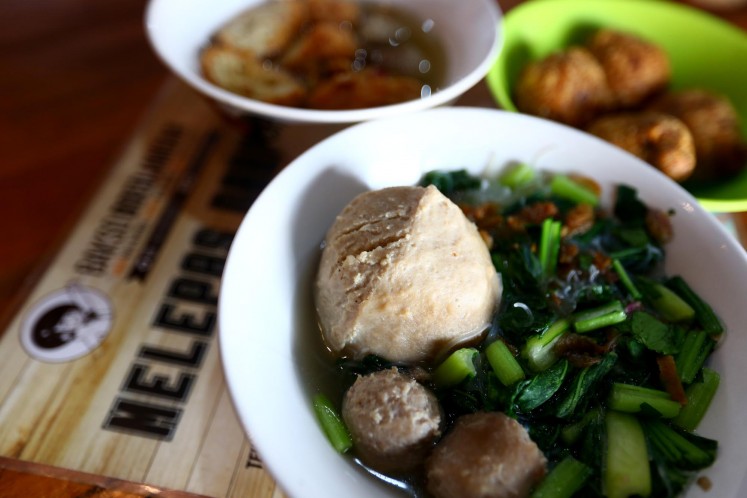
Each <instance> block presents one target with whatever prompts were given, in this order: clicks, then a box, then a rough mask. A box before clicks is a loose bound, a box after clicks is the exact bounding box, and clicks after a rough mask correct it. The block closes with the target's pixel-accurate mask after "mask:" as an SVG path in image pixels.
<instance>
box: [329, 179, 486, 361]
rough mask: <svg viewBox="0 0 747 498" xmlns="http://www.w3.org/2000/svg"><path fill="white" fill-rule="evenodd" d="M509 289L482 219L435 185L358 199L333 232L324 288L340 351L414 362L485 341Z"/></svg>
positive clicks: (333, 345)
mask: <svg viewBox="0 0 747 498" xmlns="http://www.w3.org/2000/svg"><path fill="white" fill-rule="evenodd" d="M500 295H501V282H500V279H499V277H498V274H497V273H496V270H495V267H494V266H493V263H492V261H491V259H490V253H489V251H488V249H487V247H486V246H485V243H484V242H483V240H482V238H481V237H480V234H479V233H478V231H477V228H476V227H475V225H474V224H473V223H472V222H470V221H469V220H468V219H467V218H466V216H465V215H464V213H462V211H461V210H460V209H459V207H458V206H457V205H456V204H454V203H453V202H452V201H451V200H450V199H449V198H448V197H446V196H444V195H443V194H442V193H441V192H440V191H439V190H438V189H437V188H436V187H434V186H429V187H426V188H423V187H390V188H385V189H380V190H375V191H371V192H366V193H363V194H361V195H359V196H357V197H356V198H355V199H353V200H352V201H351V202H350V204H348V205H347V206H346V207H345V208H344V209H343V210H342V212H341V213H340V214H339V215H338V216H337V219H336V220H335V222H334V223H333V225H332V227H331V228H330V230H329V232H328V233H327V236H326V239H325V246H324V249H323V251H322V256H321V261H320V263H319V269H318V272H317V277H316V282H315V292H314V297H315V302H316V308H317V312H318V315H319V322H320V324H321V329H322V336H323V338H324V340H325V342H326V344H327V346H328V347H329V348H330V349H331V350H332V352H333V353H335V354H336V355H338V356H349V357H352V358H354V359H362V358H364V357H365V356H367V355H369V354H374V355H377V356H380V357H382V358H385V359H387V360H389V361H392V362H399V363H409V364H417V363H421V362H428V361H434V360H435V359H437V358H438V357H440V356H442V355H443V354H446V353H447V352H448V351H450V350H451V349H453V348H455V347H457V346H460V345H462V344H466V343H472V342H474V341H478V340H479V339H480V338H481V337H482V336H483V335H484V332H485V331H486V330H487V328H488V327H489V325H490V323H491V320H492V316H493V313H494V311H495V309H496V307H497V306H498V303H499V300H500Z"/></svg>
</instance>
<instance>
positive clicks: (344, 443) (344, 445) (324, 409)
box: [314, 393, 353, 453]
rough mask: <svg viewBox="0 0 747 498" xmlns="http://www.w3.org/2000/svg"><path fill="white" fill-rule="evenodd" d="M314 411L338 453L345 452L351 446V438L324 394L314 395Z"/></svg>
mask: <svg viewBox="0 0 747 498" xmlns="http://www.w3.org/2000/svg"><path fill="white" fill-rule="evenodd" d="M314 413H315V414H316V417H317V419H318V420H319V423H320V424H321V425H322V429H323V430H324V434H325V435H326V436H327V439H328V440H329V442H330V443H331V444H332V447H333V448H334V449H335V450H337V452H338V453H345V452H346V451H348V450H349V449H350V448H352V446H353V440H352V439H351V437H350V433H349V432H348V429H347V427H345V423H344V422H343V421H342V418H341V417H340V415H339V413H338V412H337V410H336V409H335V407H334V406H333V405H332V402H331V401H330V400H329V398H327V397H326V396H325V395H324V394H321V393H320V394H317V395H316V396H314Z"/></svg>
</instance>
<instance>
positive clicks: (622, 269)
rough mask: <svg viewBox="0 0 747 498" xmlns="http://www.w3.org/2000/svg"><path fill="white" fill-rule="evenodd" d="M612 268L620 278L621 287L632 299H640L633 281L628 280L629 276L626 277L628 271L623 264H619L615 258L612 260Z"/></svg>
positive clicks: (639, 293)
mask: <svg viewBox="0 0 747 498" xmlns="http://www.w3.org/2000/svg"><path fill="white" fill-rule="evenodd" d="M612 267H613V268H614V269H615V271H616V272H617V274H618V276H619V277H620V281H621V282H622V284H623V286H625V288H626V289H627V290H628V292H629V293H630V295H631V296H632V297H633V299H640V298H641V297H642V296H641V292H640V291H639V290H638V289H637V288H636V286H635V284H634V283H633V281H632V280H631V279H630V275H628V271H627V270H626V269H625V267H624V266H623V264H622V263H621V262H620V260H619V259H617V258H615V259H613V260H612Z"/></svg>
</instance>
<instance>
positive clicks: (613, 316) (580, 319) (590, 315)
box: [573, 301, 628, 332]
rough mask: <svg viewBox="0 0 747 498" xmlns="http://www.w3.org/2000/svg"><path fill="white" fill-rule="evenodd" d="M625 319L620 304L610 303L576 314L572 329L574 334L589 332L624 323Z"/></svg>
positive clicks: (616, 302)
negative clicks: (574, 331)
mask: <svg viewBox="0 0 747 498" xmlns="http://www.w3.org/2000/svg"><path fill="white" fill-rule="evenodd" d="M627 317H628V315H627V314H626V313H625V310H624V309H623V306H622V303H621V302H620V301H611V302H609V303H607V304H604V305H602V306H599V307H597V308H593V309H590V310H585V311H580V312H578V313H576V314H575V315H574V316H573V328H574V329H575V330H576V332H589V331H590V330H596V329H599V328H602V327H608V326H610V325H615V324H616V323H620V322H624V321H625V319H626V318H627Z"/></svg>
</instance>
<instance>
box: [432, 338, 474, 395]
mask: <svg viewBox="0 0 747 498" xmlns="http://www.w3.org/2000/svg"><path fill="white" fill-rule="evenodd" d="M475 355H477V350H476V349H475V348H461V349H457V350H456V351H454V352H453V353H451V354H450V355H449V356H448V358H446V359H445V360H444V361H443V362H442V363H441V364H440V365H439V366H437V367H436V369H435V370H434V371H433V382H434V383H435V384H436V386H437V387H440V388H443V387H451V386H455V385H457V384H459V383H460V382H462V381H463V380H465V379H468V378H472V377H474V376H475V375H476V369H475V364H474V362H473V358H474V357H475Z"/></svg>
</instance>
